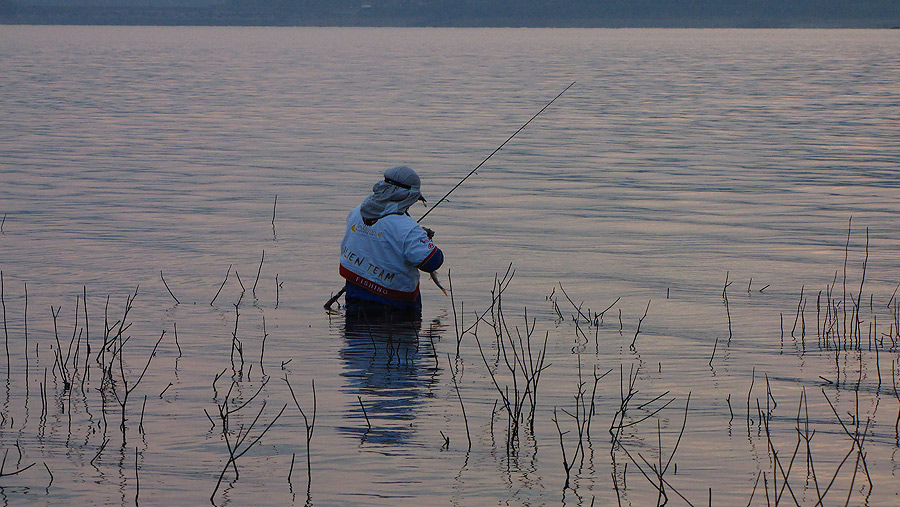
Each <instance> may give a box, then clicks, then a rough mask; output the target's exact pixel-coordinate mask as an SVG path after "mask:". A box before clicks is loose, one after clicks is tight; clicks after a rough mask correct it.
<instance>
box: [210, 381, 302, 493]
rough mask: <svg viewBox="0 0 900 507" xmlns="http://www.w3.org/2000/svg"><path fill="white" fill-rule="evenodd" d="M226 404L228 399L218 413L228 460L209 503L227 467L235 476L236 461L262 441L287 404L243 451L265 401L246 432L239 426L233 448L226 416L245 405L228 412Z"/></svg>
mask: <svg viewBox="0 0 900 507" xmlns="http://www.w3.org/2000/svg"><path fill="white" fill-rule="evenodd" d="M254 397H255V395H254ZM248 402H249V400H248ZM227 404H228V399H227V397H226V399H225V401H224V402H223V404H222V405H219V412H220V414H223V416H222V417H223V420H224V421H226V423H225V424H224V426H225V429H224V430H223V433H224V435H225V442H226V444H228V460H227V461H226V462H225V466H224V467H223V468H222V473H221V474H219V480H218V481H217V482H216V488H215V489H214V490H213V492H212V494H211V495H210V496H209V500H210V502H212V501H213V500H214V498H215V496H216V493H217V492H218V491H219V486H220V485H221V484H222V478H223V477H225V472H227V471H228V467H229V466H234V469H235V475H237V459H238V458H240V457H241V456H243V455H244V454H247V451H249V450H250V449H251V448H252V447H253V446H254V445H256V444H257V443H258V442H259V441H260V440H261V439H262V437H263V436H264V435H265V434H266V433H267V432H268V431H269V429H270V428H271V427H272V426H273V425H274V424H275V422H276V421H278V418H279V417H281V414H283V413H284V411H285V409H287V404H285V405H284V406H283V407H281V410H280V411H279V412H278V414H277V415H276V416H275V417H274V418H273V419H272V420H271V421H270V422H269V424H268V425H266V427H265V429H263V430H262V431H261V432H260V433H259V435H257V436H256V438H254V439H253V440H252V441H251V442H250V443H249V444H247V446H246V447H244V448H243V449H240V447H241V445H243V443H244V442H245V441H246V440H247V437H249V436H250V432H251V431H253V427H254V426H256V423H257V422H259V418H260V417H261V416H262V413H263V410H265V409H266V402H265V400H264V401H263V402H262V406H261V407H260V408H259V412H258V413H257V414H256V417H255V418H254V419H253V422H251V423H250V426H249V427H248V428H247V431H246V432H244V431H243V426H241V429H239V430H238V432H237V436H236V439H235V442H234V445H233V446H232V445H231V441H230V440H229V439H228V429H227V419H228V414H230V413H233V412H235V411H236V410H240V408H243V407H244V406H246V403H245V404H243V405H241V407H239V408H237V409H235V410H232V411H228V409H227Z"/></svg>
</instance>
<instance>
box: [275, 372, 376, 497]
mask: <svg viewBox="0 0 900 507" xmlns="http://www.w3.org/2000/svg"><path fill="white" fill-rule="evenodd" d="M284 381H285V383H286V384H287V385H288V389H290V391H291V398H293V399H294V404H295V405H297V410H299V411H300V415H302V416H303V424H304V425H306V491H307V493H309V489H310V487H311V485H312V457H311V453H310V449H309V444H310V442H312V436H313V432H314V431H315V430H316V381H315V380H313V381H312V394H313V412H312V421H311V422H310V420H309V419H308V418H307V417H306V412H304V411H303V408H302V407H300V402H299V401H297V396H296V395H295V394H294V388H293V387H291V382H290V381H289V380H288V377H287V374H286V373H285V375H284ZM359 403H360V405H362V400H360V402H359ZM363 413H365V407H363ZM368 422H369V417H368V416H366V423H368ZM369 427H370V428H371V425H370V426H369Z"/></svg>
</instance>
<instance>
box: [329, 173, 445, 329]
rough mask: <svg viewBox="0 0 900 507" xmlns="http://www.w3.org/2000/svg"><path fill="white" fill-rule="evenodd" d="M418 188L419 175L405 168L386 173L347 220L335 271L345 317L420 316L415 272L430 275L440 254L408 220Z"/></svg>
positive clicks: (428, 237)
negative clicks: (341, 280) (341, 281)
mask: <svg viewBox="0 0 900 507" xmlns="http://www.w3.org/2000/svg"><path fill="white" fill-rule="evenodd" d="M420 188H421V180H420V179H419V175H418V174H416V172H415V171H413V170H412V169H410V168H409V167H406V166H399V167H394V168H392V169H388V170H387V171H385V173H384V180H383V181H379V182H378V183H376V184H375V185H374V186H373V187H372V195H370V196H368V197H367V198H366V199H365V200H364V201H363V203H362V204H361V205H359V206H357V207H356V208H353V210H352V211H351V212H350V214H349V215H348V216H347V230H346V233H345V234H344V240H343V241H342V242H341V268H340V273H341V276H342V277H344V278H345V279H346V283H345V287H344V289H345V296H344V297H345V304H346V310H347V314H348V316H358V317H364V318H366V319H383V318H388V319H390V320H416V319H419V318H421V314H422V297H421V295H420V294H419V271H420V270H421V271H425V272H427V273H432V272H434V271H435V270H436V269H438V268H439V267H440V266H441V264H442V263H443V262H444V254H443V252H441V250H440V248H438V247H436V246H435V245H434V243H432V242H431V238H432V237H433V236H434V231H432V230H431V229H428V228H424V227H421V226H419V224H418V223H417V222H416V221H415V220H414V219H413V218H412V217H410V216H409V213H408V210H409V208H410V206H412V205H413V204H415V203H416V202H418V201H422V202H425V198H424V197H422V194H421V192H420Z"/></svg>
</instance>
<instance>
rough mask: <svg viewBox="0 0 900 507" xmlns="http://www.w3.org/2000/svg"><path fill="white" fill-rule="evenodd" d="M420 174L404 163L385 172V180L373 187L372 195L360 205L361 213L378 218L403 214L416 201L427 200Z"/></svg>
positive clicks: (367, 217) (369, 217)
mask: <svg viewBox="0 0 900 507" xmlns="http://www.w3.org/2000/svg"><path fill="white" fill-rule="evenodd" d="M421 184H422V182H421V180H420V179H419V175H418V174H416V172H415V171H413V170H412V169H410V168H409V167H407V166H405V165H402V166H398V167H394V168H391V169H388V170H387V171H385V172H384V180H383V181H379V182H378V183H376V184H375V185H374V186H373V187H372V195H370V196H369V197H366V200H365V201H363V203H362V206H361V207H360V210H359V211H360V214H362V216H363V218H366V219H370V220H372V219H376V218H381V217H384V216H387V215H402V214H404V213H406V211H407V210H408V209H409V207H410V206H412V205H413V204H415V203H416V201H419V200H421V201H423V202H424V201H425V198H424V197H422V194H421V192H420V191H419V190H420V188H421Z"/></svg>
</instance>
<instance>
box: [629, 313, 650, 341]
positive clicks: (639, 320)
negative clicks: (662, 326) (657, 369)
mask: <svg viewBox="0 0 900 507" xmlns="http://www.w3.org/2000/svg"><path fill="white" fill-rule="evenodd" d="M649 311H650V301H647V308H646V309H645V310H644V316H643V317H641V318H640V319H638V323H637V329H636V330H635V332H634V339H633V340H631V345H629V346H628V348H630V349H631V350H635V348H634V344H635V342H637V338H638V335H639V334H641V323H642V322H644V319H645V318H647V312H649Z"/></svg>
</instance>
